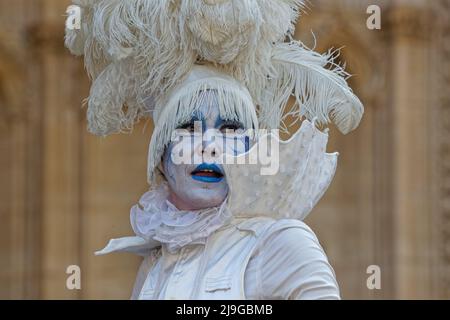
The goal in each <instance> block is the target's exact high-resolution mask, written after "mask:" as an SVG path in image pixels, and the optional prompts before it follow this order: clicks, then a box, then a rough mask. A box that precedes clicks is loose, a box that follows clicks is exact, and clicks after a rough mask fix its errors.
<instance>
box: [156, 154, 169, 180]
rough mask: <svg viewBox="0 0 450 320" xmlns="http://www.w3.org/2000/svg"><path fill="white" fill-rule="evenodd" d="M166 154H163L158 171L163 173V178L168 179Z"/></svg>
mask: <svg viewBox="0 0 450 320" xmlns="http://www.w3.org/2000/svg"><path fill="white" fill-rule="evenodd" d="M164 154H165V153H163V156H161V161H159V164H158V166H157V167H156V170H158V171H159V172H160V173H161V176H163V177H164V178H165V179H167V178H166V171H165V168H164Z"/></svg>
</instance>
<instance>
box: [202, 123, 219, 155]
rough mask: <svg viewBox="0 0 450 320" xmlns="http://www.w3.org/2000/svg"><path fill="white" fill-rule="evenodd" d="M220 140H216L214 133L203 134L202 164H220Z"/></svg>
mask: <svg viewBox="0 0 450 320" xmlns="http://www.w3.org/2000/svg"><path fill="white" fill-rule="evenodd" d="M221 141H222V139H218V138H217V137H216V136H215V135H214V133H212V132H210V133H208V131H207V132H205V134H204V136H203V143H202V146H203V150H202V156H203V162H205V163H221V160H222V159H221V155H222V151H223V150H222V147H221V145H220V142H221Z"/></svg>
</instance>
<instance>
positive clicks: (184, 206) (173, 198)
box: [167, 192, 198, 211]
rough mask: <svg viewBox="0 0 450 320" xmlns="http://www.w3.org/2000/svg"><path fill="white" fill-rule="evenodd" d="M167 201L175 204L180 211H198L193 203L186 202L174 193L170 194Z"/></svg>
mask: <svg viewBox="0 0 450 320" xmlns="http://www.w3.org/2000/svg"><path fill="white" fill-rule="evenodd" d="M167 200H169V202H170V203H171V204H173V205H174V206H175V207H176V208H177V209H178V210H187V211H193V210H198V208H196V207H195V206H194V205H193V204H192V203H190V202H187V201H184V200H183V199H181V198H180V197H178V196H177V195H176V194H175V193H173V192H170V193H169V196H168V198H167Z"/></svg>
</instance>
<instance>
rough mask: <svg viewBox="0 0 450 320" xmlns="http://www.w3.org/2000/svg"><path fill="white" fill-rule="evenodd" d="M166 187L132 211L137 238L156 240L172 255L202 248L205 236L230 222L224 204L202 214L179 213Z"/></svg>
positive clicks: (133, 226)
mask: <svg viewBox="0 0 450 320" xmlns="http://www.w3.org/2000/svg"><path fill="white" fill-rule="evenodd" d="M168 195H169V190H168V186H167V183H161V184H160V185H159V186H158V187H157V188H156V189H154V190H150V191H148V192H146V193H145V194H144V195H143V196H142V197H141V199H140V200H139V203H138V204H136V205H135V206H133V207H132V208H131V214H130V216H131V217H130V218H131V225H132V228H133V231H134V232H135V234H136V235H137V236H138V237H141V238H143V239H146V240H155V241H158V242H160V243H161V244H163V245H165V246H166V247H167V249H168V250H169V252H175V251H177V250H178V249H180V248H181V247H184V246H186V245H188V244H205V243H206V239H207V238H208V236H209V235H210V234H211V233H213V232H214V231H216V230H217V229H219V228H220V227H222V226H224V225H226V224H227V222H229V221H230V220H231V217H232V215H231V212H230V210H229V209H228V207H227V200H225V201H224V202H223V203H222V205H220V206H219V207H214V208H207V209H202V210H194V211H188V210H178V209H177V208H176V207H175V206H174V205H173V204H172V203H170V202H169V201H168V200H167V198H168Z"/></svg>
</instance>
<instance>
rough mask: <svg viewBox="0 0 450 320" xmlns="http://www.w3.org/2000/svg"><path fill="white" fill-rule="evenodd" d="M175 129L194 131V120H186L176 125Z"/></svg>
mask: <svg viewBox="0 0 450 320" xmlns="http://www.w3.org/2000/svg"><path fill="white" fill-rule="evenodd" d="M177 129H185V130H188V131H189V132H194V131H195V121H194V120H191V121H188V122H186V123H184V124H182V125H180V126H178V127H177Z"/></svg>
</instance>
